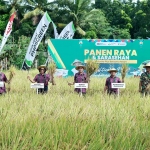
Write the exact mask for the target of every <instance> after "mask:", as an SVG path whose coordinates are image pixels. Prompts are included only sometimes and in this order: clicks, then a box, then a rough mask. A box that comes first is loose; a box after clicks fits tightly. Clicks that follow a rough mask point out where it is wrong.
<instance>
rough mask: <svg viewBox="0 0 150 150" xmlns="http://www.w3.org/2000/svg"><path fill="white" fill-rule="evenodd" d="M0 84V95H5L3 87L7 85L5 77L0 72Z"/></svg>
mask: <svg viewBox="0 0 150 150" xmlns="http://www.w3.org/2000/svg"><path fill="white" fill-rule="evenodd" d="M1 68H2V66H0V69H1ZM0 82H2V83H3V87H0V95H1V94H4V93H6V87H5V83H9V81H8V79H7V77H6V75H5V74H4V73H2V72H0Z"/></svg>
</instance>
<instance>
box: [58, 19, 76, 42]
mask: <svg viewBox="0 0 150 150" xmlns="http://www.w3.org/2000/svg"><path fill="white" fill-rule="evenodd" d="M74 33H75V27H74V24H73V22H70V23H69V24H68V25H67V26H66V27H65V28H64V29H63V30H62V32H61V33H60V35H59V37H58V39H72V38H73V36H74Z"/></svg>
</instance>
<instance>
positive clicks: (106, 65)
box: [48, 39, 150, 76]
mask: <svg viewBox="0 0 150 150" xmlns="http://www.w3.org/2000/svg"><path fill="white" fill-rule="evenodd" d="M149 46H150V40H122V39H119V40H104V39H100V40H86V39H79V40H75V39H74V40H65V39H64V40H63V39H61V40H60V39H57V40H56V39H52V40H48V50H49V52H50V54H51V56H52V58H53V59H54V61H55V62H56V64H57V67H58V68H59V69H67V70H69V75H73V73H74V72H73V70H74V66H72V65H71V64H72V63H73V62H74V60H75V59H78V60H80V61H82V62H85V63H86V61H87V59H95V60H97V62H98V63H100V67H99V70H98V71H97V72H96V73H95V75H100V76H104V75H108V73H107V71H108V70H109V69H110V68H112V67H115V68H116V69H118V71H119V72H120V71H121V65H122V64H123V63H126V64H129V71H128V75H135V73H136V74H137V75H138V74H140V73H141V72H142V71H143V70H142V68H143V65H144V64H145V63H147V62H149V61H150V56H149V53H150V50H149Z"/></svg>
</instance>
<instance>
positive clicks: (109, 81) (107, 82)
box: [105, 76, 121, 93]
mask: <svg viewBox="0 0 150 150" xmlns="http://www.w3.org/2000/svg"><path fill="white" fill-rule="evenodd" d="M111 83H121V80H120V78H118V77H114V78H113V77H112V76H110V77H108V78H107V79H106V83H105V86H107V87H108V91H109V92H110V91H112V92H115V93H118V89H115V88H112V85H111Z"/></svg>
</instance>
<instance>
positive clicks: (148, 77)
mask: <svg viewBox="0 0 150 150" xmlns="http://www.w3.org/2000/svg"><path fill="white" fill-rule="evenodd" d="M143 68H145V69H146V72H143V73H142V74H141V77H140V82H139V92H140V93H141V94H142V96H144V95H145V96H147V95H150V63H147V64H146V65H145V66H144V67H143Z"/></svg>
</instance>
